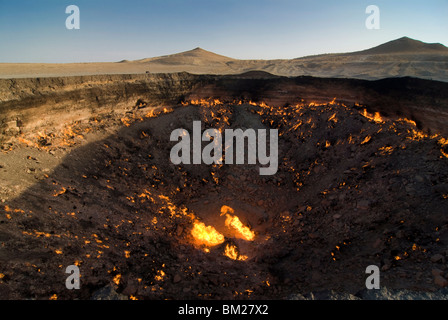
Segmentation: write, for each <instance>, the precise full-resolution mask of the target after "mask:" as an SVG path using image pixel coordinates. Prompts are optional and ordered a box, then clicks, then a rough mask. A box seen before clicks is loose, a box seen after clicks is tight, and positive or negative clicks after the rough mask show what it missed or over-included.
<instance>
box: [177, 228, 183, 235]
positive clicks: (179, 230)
mask: <svg viewBox="0 0 448 320" xmlns="http://www.w3.org/2000/svg"><path fill="white" fill-rule="evenodd" d="M183 231H184V228H183V227H182V226H177V229H176V234H177V236H180V235H181V234H182V232H183Z"/></svg>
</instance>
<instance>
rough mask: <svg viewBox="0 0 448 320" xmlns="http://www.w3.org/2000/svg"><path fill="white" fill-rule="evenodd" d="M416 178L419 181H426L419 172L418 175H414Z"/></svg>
mask: <svg viewBox="0 0 448 320" xmlns="http://www.w3.org/2000/svg"><path fill="white" fill-rule="evenodd" d="M414 179H415V181H417V182H424V181H425V178H424V177H422V176H421V175H419V174H417V175H416V176H415V177H414Z"/></svg>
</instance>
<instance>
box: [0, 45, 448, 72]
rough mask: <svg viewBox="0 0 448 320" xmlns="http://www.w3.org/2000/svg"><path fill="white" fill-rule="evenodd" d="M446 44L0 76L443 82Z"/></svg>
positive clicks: (25, 68)
mask: <svg viewBox="0 0 448 320" xmlns="http://www.w3.org/2000/svg"><path fill="white" fill-rule="evenodd" d="M447 70H448V48H446V47H445V46H443V45H441V44H427V43H423V42H421V41H418V40H413V39H410V38H407V37H403V38H400V39H397V40H394V41H391V42H388V43H385V44H383V45H380V46H378V47H375V48H371V49H368V50H364V51H359V52H352V53H340V54H323V55H317V56H308V57H302V58H296V59H290V60H282V59H277V60H238V59H233V58H229V57H225V56H222V55H219V54H216V53H213V52H209V51H207V50H204V49H201V48H196V49H193V50H191V51H187V52H182V53H178V54H173V55H167V56H162V57H154V58H146V59H141V60H136V61H127V60H123V61H118V62H107V63H67V64H40V63H33V64H27V63H23V64H17V63H0V78H17V77H22V78H29V77H63V76H80V75H99V74H141V73H145V72H150V73H176V72H189V73H192V74H241V73H244V72H249V71H266V72H269V73H271V74H274V75H279V76H287V77H296V76H313V77H325V78H355V79H365V80H376V79H382V78H389V77H404V76H410V77H418V78H422V79H429V80H440V81H448V71H447Z"/></svg>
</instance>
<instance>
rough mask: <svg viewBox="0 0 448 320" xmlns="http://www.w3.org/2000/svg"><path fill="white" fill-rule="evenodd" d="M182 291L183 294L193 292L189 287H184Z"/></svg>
mask: <svg viewBox="0 0 448 320" xmlns="http://www.w3.org/2000/svg"><path fill="white" fill-rule="evenodd" d="M182 291H183V293H188V292H190V291H191V288H189V287H184V288H183V289H182Z"/></svg>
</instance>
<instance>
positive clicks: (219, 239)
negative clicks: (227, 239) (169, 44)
mask: <svg viewBox="0 0 448 320" xmlns="http://www.w3.org/2000/svg"><path fill="white" fill-rule="evenodd" d="M191 235H192V236H193V237H194V239H195V240H196V243H197V244H199V245H206V246H209V247H213V246H217V245H218V244H221V243H223V242H224V236H223V235H222V234H221V233H219V232H218V231H217V230H216V229H215V228H214V227H212V226H206V225H205V224H204V223H203V222H200V221H195V222H194V223H193V229H192V230H191Z"/></svg>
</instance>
